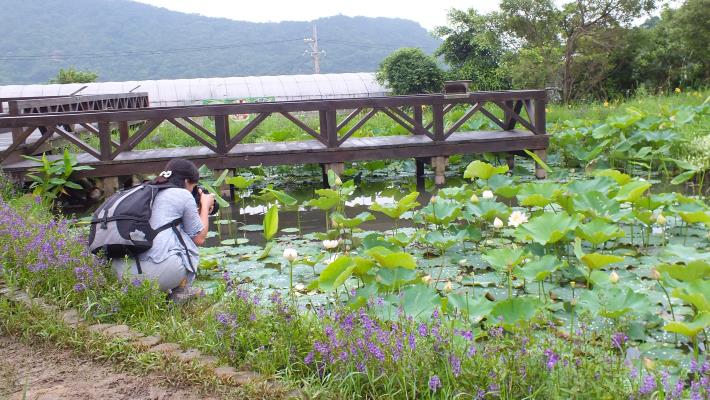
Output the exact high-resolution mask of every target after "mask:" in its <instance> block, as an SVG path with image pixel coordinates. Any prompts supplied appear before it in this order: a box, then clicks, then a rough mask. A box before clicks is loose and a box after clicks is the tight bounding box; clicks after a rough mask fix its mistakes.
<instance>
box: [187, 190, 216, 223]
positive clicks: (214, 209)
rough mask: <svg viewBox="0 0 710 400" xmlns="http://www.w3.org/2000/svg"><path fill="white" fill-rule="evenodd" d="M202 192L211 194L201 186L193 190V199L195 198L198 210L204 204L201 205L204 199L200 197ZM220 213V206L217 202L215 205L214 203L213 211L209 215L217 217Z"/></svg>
mask: <svg viewBox="0 0 710 400" xmlns="http://www.w3.org/2000/svg"><path fill="white" fill-rule="evenodd" d="M200 192H202V193H209V192H208V191H207V189H205V188H204V187H203V186H201V185H196V186H195V188H194V189H192V197H194V198H195V203H197V209H198V210H199V209H201V208H202V204H201V200H202V197H201V196H200ZM218 212H219V204H218V203H217V201H215V202H214V203H212V210H210V213H209V214H210V215H212V216H214V215H217V213H218Z"/></svg>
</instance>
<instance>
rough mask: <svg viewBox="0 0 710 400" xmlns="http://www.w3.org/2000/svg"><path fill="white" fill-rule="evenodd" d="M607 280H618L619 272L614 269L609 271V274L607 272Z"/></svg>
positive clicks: (612, 281) (614, 281)
mask: <svg viewBox="0 0 710 400" xmlns="http://www.w3.org/2000/svg"><path fill="white" fill-rule="evenodd" d="M609 282H611V283H616V282H619V274H617V273H616V271H611V274H609Z"/></svg>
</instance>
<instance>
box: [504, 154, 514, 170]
mask: <svg viewBox="0 0 710 400" xmlns="http://www.w3.org/2000/svg"><path fill="white" fill-rule="evenodd" d="M505 162H506V163H507V164H508V169H509V170H511V171H512V170H513V169H514V168H515V155H514V154H513V153H508V154H506V156H505Z"/></svg>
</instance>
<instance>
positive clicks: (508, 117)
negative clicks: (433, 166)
mask: <svg viewBox="0 0 710 400" xmlns="http://www.w3.org/2000/svg"><path fill="white" fill-rule="evenodd" d="M504 103H505V105H506V106H508V107H509V108H510V109H511V111H508V110H505V111H504V113H503V114H504V115H503V124H504V125H505V130H506V131H510V130H513V129H515V119H514V118H513V111H512V110H513V108H514V107H515V101H513V100H506V101H505V102H504Z"/></svg>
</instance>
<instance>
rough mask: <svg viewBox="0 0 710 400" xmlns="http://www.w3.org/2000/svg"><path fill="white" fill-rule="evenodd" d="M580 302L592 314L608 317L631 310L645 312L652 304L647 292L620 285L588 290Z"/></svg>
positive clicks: (617, 316)
mask: <svg viewBox="0 0 710 400" xmlns="http://www.w3.org/2000/svg"><path fill="white" fill-rule="evenodd" d="M579 304H580V305H581V306H582V307H584V308H586V309H588V310H589V311H591V312H592V314H598V315H601V316H602V317H607V318H619V317H621V316H622V315H624V314H626V313H629V312H635V313H637V314H643V313H645V312H646V311H648V310H649V308H650V306H651V304H650V302H649V300H648V297H646V295H645V294H642V293H638V292H635V291H634V290H633V289H631V288H618V287H605V288H603V289H602V288H601V287H597V289H595V290H591V291H587V292H585V293H583V294H582V295H581V296H580V301H579Z"/></svg>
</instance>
